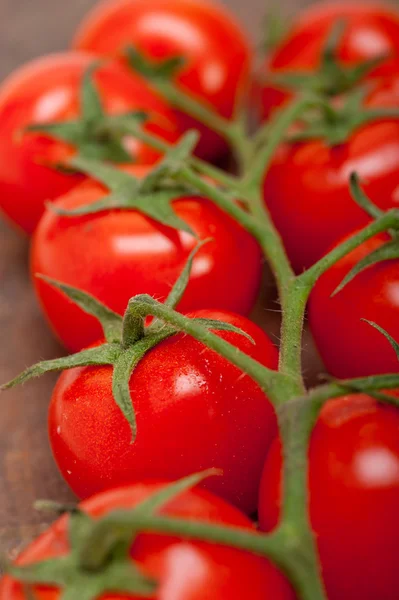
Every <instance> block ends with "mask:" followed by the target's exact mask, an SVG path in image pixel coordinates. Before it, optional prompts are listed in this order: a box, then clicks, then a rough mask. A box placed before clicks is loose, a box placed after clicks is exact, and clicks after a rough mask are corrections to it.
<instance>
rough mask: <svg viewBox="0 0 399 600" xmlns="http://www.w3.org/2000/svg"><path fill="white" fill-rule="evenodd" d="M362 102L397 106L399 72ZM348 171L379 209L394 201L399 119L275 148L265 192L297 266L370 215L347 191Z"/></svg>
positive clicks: (309, 261) (371, 105)
mask: <svg viewBox="0 0 399 600" xmlns="http://www.w3.org/2000/svg"><path fill="white" fill-rule="evenodd" d="M365 105H366V107H369V108H377V107H378V108H388V107H397V106H398V105H399V78H398V77H395V78H390V79H389V80H386V81H381V82H380V83H379V84H378V85H377V86H376V88H375V89H374V90H373V91H372V92H371V93H370V95H369V97H368V98H367V99H366V101H365ZM353 171H356V172H357V173H358V175H359V176H360V178H361V180H362V188H363V189H364V191H365V193H366V194H367V195H368V196H369V197H370V199H371V201H372V202H373V203H374V204H376V205H377V206H379V207H380V208H382V209H383V210H387V209H389V208H393V207H395V206H397V183H398V178H399V121H397V120H396V121H393V120H382V121H379V122H373V123H369V124H367V125H365V126H363V127H361V128H359V129H357V130H356V131H355V132H354V133H353V134H352V135H351V136H350V137H349V139H348V140H347V141H346V142H345V143H343V144H341V145H337V146H333V147H330V146H328V145H327V144H326V143H325V142H324V141H322V140H317V139H316V140H311V141H309V142H302V143H292V144H284V145H282V146H281V147H280V148H279V150H278V151H277V152H276V155H275V158H274V161H273V163H272V166H271V168H270V170H269V172H268V173H267V175H266V178H265V182H264V197H265V202H266V204H267V206H268V207H269V210H270V212H271V215H272V218H273V220H274V223H275V224H276V226H277V228H278V230H279V231H280V234H281V235H282V238H283V240H284V243H285V247H286V250H287V252H288V255H289V258H290V260H291V262H292V265H293V267H294V269H295V270H296V271H297V272H301V271H302V270H303V269H305V268H308V267H310V266H311V265H312V264H314V263H315V262H316V261H317V260H319V259H320V258H321V257H322V256H323V255H324V254H325V253H326V252H327V251H328V249H329V248H330V247H331V246H332V245H334V244H335V243H336V242H337V241H338V240H339V239H340V238H342V237H343V236H345V235H347V234H349V233H351V232H353V231H354V230H356V229H358V228H360V227H362V226H364V225H366V224H367V223H368V222H369V221H370V218H369V217H368V215H367V214H366V213H365V212H364V211H363V210H362V209H361V208H360V207H359V206H358V205H357V204H356V202H355V201H354V200H353V199H352V197H351V194H350V190H349V176H350V174H351V172H353Z"/></svg>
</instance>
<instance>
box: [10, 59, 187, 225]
mask: <svg viewBox="0 0 399 600" xmlns="http://www.w3.org/2000/svg"><path fill="white" fill-rule="evenodd" d="M92 63H93V55H90V54H87V53H83V52H69V53H64V54H55V55H52V56H47V57H45V58H40V59H37V60H34V61H33V62H31V63H29V64H28V65H26V66H24V67H22V69H19V70H18V71H16V72H15V73H14V74H13V75H11V76H10V77H9V78H8V79H7V80H6V81H5V82H4V83H3V84H2V86H1V88H0V208H1V209H2V210H3V212H4V213H5V215H7V217H8V218H9V219H10V220H11V221H12V222H14V223H16V224H17V225H18V226H19V227H20V228H21V229H23V230H24V231H25V232H27V233H32V232H33V230H34V229H35V227H36V225H37V223H38V221H39V219H40V217H41V215H42V213H43V207H44V202H45V201H47V200H53V199H54V198H57V197H58V196H60V195H61V194H65V193H66V192H68V191H69V190H70V189H71V188H72V187H73V186H75V185H76V184H77V183H78V182H79V181H81V179H82V177H81V176H78V175H71V174H70V173H66V172H65V171H60V170H56V169H54V168H50V165H54V164H59V163H61V162H63V161H65V160H66V159H67V158H69V157H70V156H71V155H72V154H73V153H74V149H73V148H72V147H71V146H70V145H68V144H67V143H65V142H62V141H59V140H56V139H54V138H51V137H50V136H48V135H44V134H37V133H29V134H25V135H23V130H24V128H25V127H27V126H28V125H32V124H38V123H48V122H54V121H61V122H62V121H67V120H71V119H72V120H73V119H76V118H79V117H80V116H81V107H80V87H81V83H82V77H83V75H84V73H85V72H86V70H87V69H88V67H89V66H90V65H91V64H92ZM93 77H94V82H95V84H96V86H97V87H98V90H99V93H100V97H101V99H102V101H103V104H104V108H105V110H106V112H107V113H109V114H120V113H125V112H128V111H131V110H145V111H148V112H149V114H150V115H152V117H151V121H150V123H148V125H147V127H149V130H150V131H153V132H155V133H157V134H158V135H161V136H162V137H164V138H166V139H168V140H169V141H173V140H175V139H176V135H177V130H176V124H175V121H174V117H173V114H172V113H171V112H170V110H169V109H168V107H167V106H166V105H165V103H164V101H163V100H162V99H160V98H159V97H158V96H157V95H155V94H154V92H153V91H152V90H150V89H149V88H148V87H147V85H146V83H145V82H144V81H143V80H142V79H141V78H139V77H133V76H131V75H130V74H127V73H126V72H125V70H124V69H123V68H122V67H121V66H120V65H117V64H113V65H112V64H104V65H103V66H100V67H99V68H98V69H97V70H96V71H95V72H94V74H93ZM155 121H156V122H155ZM125 143H126V148H127V149H128V150H129V151H131V153H132V156H133V157H134V159H135V161H138V162H139V163H145V164H148V163H153V162H155V160H156V159H157V158H158V156H159V155H158V154H157V153H155V152H154V151H153V150H152V149H151V148H149V147H148V146H145V145H144V144H142V143H141V142H139V141H137V140H133V139H129V138H127V139H126V142H125Z"/></svg>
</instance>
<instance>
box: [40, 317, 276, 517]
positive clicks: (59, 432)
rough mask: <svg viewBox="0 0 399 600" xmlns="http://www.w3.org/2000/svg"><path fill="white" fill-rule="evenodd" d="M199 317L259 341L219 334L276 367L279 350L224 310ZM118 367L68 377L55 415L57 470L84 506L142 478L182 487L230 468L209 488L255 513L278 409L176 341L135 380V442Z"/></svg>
mask: <svg viewBox="0 0 399 600" xmlns="http://www.w3.org/2000/svg"><path fill="white" fill-rule="evenodd" d="M192 316H196V317H203V318H210V319H217V320H220V321H221V320H223V321H226V322H228V323H232V324H233V325H235V326H237V327H240V328H241V329H242V330H243V331H246V332H247V333H249V335H251V336H252V338H253V339H254V340H255V342H256V344H255V345H254V344H253V343H252V342H251V341H250V340H248V339H247V338H245V337H244V336H242V335H240V334H238V333H235V332H226V331H218V332H216V333H217V334H218V335H220V337H223V338H224V339H226V340H228V341H229V342H231V343H232V344H234V345H235V346H237V348H239V349H240V350H243V351H244V352H246V353H247V354H249V355H250V356H252V357H253V358H255V359H256V360H258V361H259V362H261V363H263V364H265V365H267V366H269V367H271V368H276V367H277V351H276V349H275V347H274V346H273V345H272V343H271V342H270V340H269V338H267V337H266V335H265V334H264V333H263V332H262V331H261V330H260V329H259V328H258V327H257V326H256V325H255V324H254V323H251V321H248V320H247V319H245V318H244V317H240V316H238V315H234V314H233V313H227V312H222V311H219V312H217V311H208V310H202V311H196V312H195V313H192ZM111 380H112V367H108V366H107V367H102V366H98V367H81V368H80V367H79V368H74V369H71V370H69V371H66V372H64V373H62V375H61V376H60V378H59V380H58V383H57V385H56V387H55V390H54V393H53V397H52V401H51V405H50V413H49V432H50V441H51V446H52V449H53V453H54V456H55V459H56V461H57V463H58V466H59V468H60V470H61V472H62V474H63V476H64V478H65V480H66V481H67V483H68V484H69V485H70V486H71V488H72V489H73V491H74V492H75V493H76V494H77V495H78V496H79V497H81V498H83V497H87V496H90V495H91V494H93V493H97V492H99V491H101V490H103V489H105V488H108V487H113V486H117V485H123V484H126V483H132V482H135V481H140V480H141V479H142V478H143V477H144V478H157V477H160V478H168V479H169V478H171V479H174V478H179V477H183V476H184V475H188V474H189V473H192V472H195V471H200V470H202V469H204V468H208V467H218V468H221V469H223V472H224V474H223V476H222V477H213V478H210V479H209V480H208V481H206V483H205V485H206V487H207V488H209V489H211V490H212V491H214V492H215V493H217V494H218V495H220V496H222V497H224V498H226V499H228V500H229V501H231V502H232V503H233V504H236V505H237V506H239V507H240V508H242V509H243V510H245V511H246V512H248V513H250V512H251V511H254V510H255V509H256V498H257V493H258V486H259V480H260V475H261V471H262V465H263V462H264V459H265V455H266V451H267V449H268V446H269V443H270V440H271V439H272V437H273V436H274V435H275V433H276V422H275V415H274V411H273V408H272V406H271V404H270V403H269V401H268V400H267V398H266V396H265V395H264V393H263V392H262V391H261V389H260V388H259V387H258V385H257V384H256V383H255V382H254V381H252V380H251V379H249V378H248V377H244V376H243V374H242V373H241V372H240V371H239V370H238V369H237V368H236V367H235V366H233V365H232V364H231V363H229V362H228V361H227V360H226V359H225V358H223V357H221V356H220V355H218V354H217V353H215V352H214V351H212V350H209V349H206V348H205V347H204V346H203V345H202V344H201V343H199V342H197V341H195V340H194V339H193V338H191V337H188V336H185V335H182V334H179V335H175V336H173V337H171V338H169V339H167V340H165V341H164V342H162V343H160V344H159V345H158V346H156V347H155V348H153V349H152V350H150V351H149V352H148V353H147V354H146V355H145V357H144V358H143V359H142V360H141V361H140V363H139V364H138V366H137V368H136V369H135V371H134V372H133V374H132V376H131V379H130V392H131V398H132V402H133V405H134V408H135V411H136V419H137V437H136V440H135V442H134V443H133V444H132V443H131V430H130V427H129V425H128V422H127V421H126V419H125V418H124V417H123V415H122V413H121V411H120V409H119V408H118V406H117V405H116V404H115V401H114V399H113V396H112V390H111Z"/></svg>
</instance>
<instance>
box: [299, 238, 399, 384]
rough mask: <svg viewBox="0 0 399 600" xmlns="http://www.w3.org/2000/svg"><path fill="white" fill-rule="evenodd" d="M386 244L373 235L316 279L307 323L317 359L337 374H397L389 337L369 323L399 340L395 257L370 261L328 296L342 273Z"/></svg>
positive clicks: (351, 375)
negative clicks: (338, 290) (378, 326)
mask: <svg viewBox="0 0 399 600" xmlns="http://www.w3.org/2000/svg"><path fill="white" fill-rule="evenodd" d="M385 242H386V239H385V238H384V237H378V238H373V239H372V240H369V241H368V242H365V243H364V244H362V245H361V246H359V248H357V249H356V250H354V251H353V252H351V253H350V254H349V255H347V256H346V257H345V258H343V259H341V260H340V261H339V262H338V263H336V264H335V265H334V266H333V267H332V268H330V269H329V270H328V271H327V272H326V273H325V274H324V275H323V276H322V277H321V278H320V279H319V281H318V282H317V283H316V285H315V287H314V289H313V291H312V294H311V297H310V304H309V322H310V327H311V330H312V334H313V337H314V339H315V342H316V345H317V348H318V350H319V352H320V354H321V357H322V359H323V361H324V363H325V365H326V367H327V369H328V371H329V373H331V375H333V376H335V377H339V378H348V377H363V376H368V375H376V374H382V373H395V372H397V370H398V359H397V358H396V354H395V351H394V350H393V349H392V347H391V345H390V343H389V342H388V340H386V339H385V337H384V336H383V335H382V334H381V333H380V332H378V331H376V330H375V329H374V328H373V327H371V326H370V325H369V324H368V323H365V322H363V321H361V319H367V320H369V321H373V322H374V323H377V324H378V325H380V326H381V327H383V328H384V329H385V330H386V331H388V333H389V334H390V335H391V336H392V337H393V338H394V339H396V340H399V319H398V315H399V296H398V289H399V277H398V267H399V260H388V261H383V262H380V263H378V264H376V265H373V266H371V267H369V268H367V269H366V270H364V271H363V272H362V273H359V274H358V275H356V277H355V278H354V279H353V280H352V281H351V282H349V283H348V284H347V285H346V287H345V288H344V289H343V290H341V291H340V292H339V293H338V294H336V295H335V296H334V297H333V298H331V294H332V292H333V291H334V290H335V288H336V287H337V286H338V284H339V283H340V282H341V281H342V279H343V278H344V277H345V275H346V274H347V273H348V272H349V271H350V270H351V269H352V268H353V267H354V266H355V265H356V264H357V263H358V262H359V260H361V259H362V258H364V257H365V256H367V255H368V254H369V253H370V252H372V251H373V250H376V249H377V248H378V247H380V246H381V245H382V244H383V243H385Z"/></svg>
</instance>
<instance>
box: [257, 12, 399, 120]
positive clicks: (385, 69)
mask: <svg viewBox="0 0 399 600" xmlns="http://www.w3.org/2000/svg"><path fill="white" fill-rule="evenodd" d="M341 20H342V21H343V22H344V23H345V29H344V32H343V35H342V39H341V40H340V42H339V44H338V47H337V57H338V59H339V61H340V62H342V64H343V65H344V66H348V65H356V64H358V63H361V62H364V61H366V60H369V59H371V58H374V57H379V56H385V55H386V56H387V57H399V13H398V11H397V10H395V8H393V7H392V6H390V5H389V4H387V5H383V4H373V3H371V4H370V3H362V4H360V3H359V4H357V3H353V2H349V3H348V2H346V3H344V2H323V3H318V4H315V5H314V6H310V7H309V8H308V9H307V10H305V11H303V12H302V13H301V14H300V16H299V18H298V19H296V20H295V22H294V24H293V26H292V28H291V29H290V31H289V32H288V34H287V36H286V37H285V39H284V40H283V42H282V43H281V44H279V45H278V46H277V48H276V49H275V51H274V52H273V53H272V55H271V56H270V57H268V59H267V61H266V63H265V66H264V70H265V71H266V72H268V73H270V74H271V75H280V74H285V73H290V72H291V73H294V74H295V73H303V72H309V73H312V72H315V71H316V70H317V68H318V67H319V66H320V61H321V57H322V51H323V49H324V47H325V44H326V42H327V39H328V36H329V34H330V33H331V31H332V28H333V27H334V25H335V24H336V23H338V22H339V21H341ZM394 66H395V65H394V62H391V61H390V60H388V61H385V62H384V63H383V65H381V66H379V67H378V68H377V69H374V70H373V71H371V73H370V75H371V76H372V77H376V76H380V75H386V74H392V73H395V71H394ZM396 72H397V71H396ZM289 97H290V94H289V93H287V91H286V90H285V89H282V88H279V87H277V86H275V85H273V84H272V83H270V84H266V85H265V86H264V87H263V88H262V91H261V98H262V108H263V111H262V112H263V116H264V117H266V116H268V115H269V114H270V112H271V110H272V109H274V108H276V107H277V106H280V105H281V104H282V103H284V102H285V101H287V99H288V98H289Z"/></svg>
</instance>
